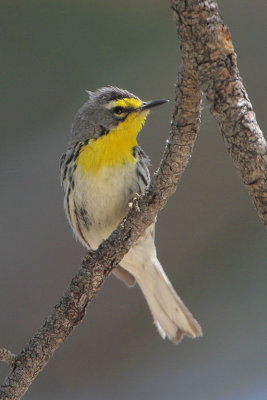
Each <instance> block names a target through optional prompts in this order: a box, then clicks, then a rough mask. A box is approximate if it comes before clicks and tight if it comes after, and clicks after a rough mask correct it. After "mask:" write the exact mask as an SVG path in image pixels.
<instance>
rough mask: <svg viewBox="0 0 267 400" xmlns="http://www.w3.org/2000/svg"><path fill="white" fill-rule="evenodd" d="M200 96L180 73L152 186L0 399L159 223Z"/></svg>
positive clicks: (83, 271)
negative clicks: (167, 131)
mask: <svg viewBox="0 0 267 400" xmlns="http://www.w3.org/2000/svg"><path fill="white" fill-rule="evenodd" d="M200 104H201V93H200V90H199V85H198V82H197V81H196V80H195V79H194V78H193V77H191V76H189V75H188V74H187V73H186V71H183V72H181V73H180V74H179V77H178V81H177V97H176V101H175V108H174V113H173V119H172V128H171V134H170V138H169V140H168V141H167V145H166V149H165V153H164V156H163V159H162V162H161V164H160V167H159V169H158V171H157V173H156V174H155V176H154V179H153V182H152V184H151V186H150V188H149V190H148V191H147V193H146V194H145V196H142V197H141V198H140V199H137V200H135V201H134V202H133V207H132V209H131V210H130V212H129V214H128V216H127V218H126V219H125V220H124V221H123V222H122V223H121V224H120V225H119V227H118V229H117V230H116V231H115V232H113V234H112V235H111V236H110V237H109V238H108V239H107V240H106V241H105V242H103V243H102V244H101V246H100V247H99V249H98V250H97V251H95V252H89V253H88V254H87V256H86V257H85V259H84V260H83V262H82V266H81V267H80V269H79V271H78V273H77V274H76V275H75V277H74V278H73V279H72V281H71V284H70V287H69V288H68V290H67V292H66V293H65V295H64V296H63V297H62V298H61V299H60V301H59V303H58V304H57V305H56V306H55V308H54V310H53V311H52V313H51V315H50V316H49V317H48V318H47V320H46V321H45V323H44V325H43V326H42V327H41V328H40V330H39V331H38V332H37V333H36V334H35V335H34V337H33V338H32V339H31V340H30V341H29V343H28V344H27V345H26V347H25V348H24V349H23V350H22V352H21V353H20V354H19V355H18V356H17V357H16V358H15V362H14V367H13V370H12V371H11V373H10V374H9V376H8V377H7V378H6V380H5V382H4V384H3V385H2V387H1V392H0V399H1V400H3V399H12V400H15V399H19V398H21V397H22V396H23V395H24V394H25V392H26V391H27V390H28V388H29V386H30V384H31V383H32V381H33V380H34V379H35V378H36V377H37V375H38V373H39V372H40V371H41V370H42V369H43V368H44V366H45V365H46V363H47V362H48V361H49V359H50V358H51V357H52V355H53V353H54V351H55V350H56V349H57V347H58V346H59V345H60V344H61V343H62V342H63V341H64V340H65V339H66V337H67V336H68V335H69V334H70V332H71V331H72V329H73V328H74V327H75V326H76V325H77V324H78V323H79V322H80V321H81V320H82V319H83V317H84V315H85V312H86V308H87V305H88V303H90V302H91V301H92V299H93V298H94V297H95V296H96V294H97V293H98V291H99V289H100V287H101V286H102V285H103V283H104V281H105V280H106V278H107V277H108V275H109V274H110V272H111V271H112V269H113V268H115V267H116V265H117V264H118V263H119V262H120V260H121V259H122V257H123V256H124V255H125V254H126V253H127V251H128V250H129V249H130V247H131V246H132V244H133V243H134V242H135V241H136V240H137V239H138V237H139V236H140V234H141V233H142V232H143V231H144V230H145V229H146V228H147V227H148V226H149V225H150V224H151V223H152V222H153V221H154V220H155V218H156V216H157V214H158V212H159V211H160V210H161V209H162V208H163V207H164V205H165V203H166V201H167V199H168V197H169V196H170V195H171V194H172V193H173V192H174V191H175V189H176V186H177V182H178V180H179V179H180V177H181V175H182V173H183V171H184V168H185V167H186V164H187V163H188V161H189V158H190V155H191V152H192V149H193V145H194V141H195V138H196V134H197V131H198V128H199V124H200V112H201V105H200Z"/></svg>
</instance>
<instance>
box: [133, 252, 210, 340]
mask: <svg viewBox="0 0 267 400" xmlns="http://www.w3.org/2000/svg"><path fill="white" fill-rule="evenodd" d="M136 280H137V283H138V284H139V286H140V288H141V290H142V292H143V294H144V296H145V298H146V301H147V303H148V305H149V308H150V311H151V313H152V316H153V318H154V322H155V325H156V327H157V328H158V331H159V333H160V335H161V336H162V337H163V338H165V337H166V336H168V338H169V339H170V340H172V341H173V342H174V343H178V342H179V341H180V340H181V339H182V337H183V335H187V336H189V337H192V338H195V337H197V336H201V335H202V330H201V327H200V325H199V324H198V322H197V321H196V320H195V319H194V318H193V316H192V314H191V313H190V311H189V310H188V309H187V307H186V306H185V305H184V303H183V302H182V300H181V299H180V297H179V296H178V295H177V293H176V292H175V290H174V288H173V287H172V285H171V283H170V281H169V279H168V278H167V276H166V274H165V272H164V271H163V268H162V266H161V264H160V262H159V260H158V259H157V258H156V257H155V258H152V259H150V260H147V261H146V262H145V265H143V273H142V274H141V276H138V277H137V276H136Z"/></svg>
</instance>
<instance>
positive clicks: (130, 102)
mask: <svg viewBox="0 0 267 400" xmlns="http://www.w3.org/2000/svg"><path fill="white" fill-rule="evenodd" d="M87 93H88V94H89V99H88V101H87V102H86V103H84V105H83V106H82V107H81V108H80V109H79V110H78V112H77V114H76V115H75V118H74V121H73V124H72V130H71V142H74V141H82V140H86V139H92V138H95V139H96V138H98V137H99V136H102V135H104V134H107V133H108V131H110V130H111V129H112V128H114V127H116V126H117V125H118V124H119V123H120V122H122V121H125V119H126V118H127V116H128V115H129V114H130V113H132V112H137V111H145V110H147V111H148V110H149V109H150V108H152V107H154V106H157V105H160V104H163V103H166V101H168V100H155V101H150V102H142V101H141V100H140V99H139V98H138V97H137V96H135V95H134V94H132V93H130V92H128V91H127V90H123V89H119V88H117V87H113V86H109V87H103V88H100V89H97V90H96V91H95V92H89V91H87Z"/></svg>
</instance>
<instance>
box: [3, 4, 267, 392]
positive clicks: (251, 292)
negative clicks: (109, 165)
mask: <svg viewBox="0 0 267 400" xmlns="http://www.w3.org/2000/svg"><path fill="white" fill-rule="evenodd" d="M219 5H220V10H221V12H222V14H223V15H224V18H225V22H226V23H227V24H228V25H229V27H230V29H231V33H232V38H233V42H234V45H235V49H236V51H237V53H238V63H239V68H240V72H241V75H242V77H243V79H244V83H245V85H246V88H247V90H248V93H249V96H250V99H251V100H252V102H253V104H254V107H255V110H256V113H257V118H258V121H259V123H260V125H261V126H264V122H265V123H266V91H265V89H264V85H263V82H265V81H266V70H267V69H266V53H267V52H266V47H265V46H266V34H267V32H266V16H265V15H264V14H266V8H267V6H266V0H261V1H260V0H258V1H249V0H235V1H227V0H225V1H222V0H221V1H219ZM0 18H1V21H0V25H1V32H0V43H1V63H0V68H1V100H2V104H1V108H0V112H1V148H0V163H1V171H0V185H1V196H0V202H1V205H0V235H1V240H0V246H1V249H0V254H1V256H0V257H1V258H0V260H1V261H0V262H1V279H0V324H1V329H0V346H5V347H7V348H10V349H11V350H12V351H14V352H18V351H19V350H20V349H21V348H22V347H23V346H24V344H25V343H26V341H27V340H28V339H29V338H30V337H31V336H32V334H33V333H34V332H35V330H36V329H37V328H38V327H39V326H40V325H41V323H42V322H43V320H44V318H45V317H46V316H47V314H48V313H49V312H50V310H51V308H52V307H53V305H54V304H55V303H56V301H57V300H58V298H59V297H60V295H61V294H62V293H63V291H64V289H65V288H66V285H67V284H68V282H69V281H70V279H71V277H72V275H73V274H74V273H75V271H76V270H77V267H78V265H79V263H80V259H81V257H82V256H83V255H84V254H85V250H84V249H83V248H82V247H81V246H80V245H79V244H78V243H77V242H75V240H74V239H73V235H72V232H71V230H70V228H69V226H68V223H67V221H66V218H65V215H64V211H63V207H62V199H63V194H62V191H61V188H60V184H59V177H58V163H59V158H60V155H61V153H62V152H63V151H64V149H65V147H66V143H67V140H68V135H69V127H70V125H71V122H72V119H73V115H74V113H75V112H76V110H77V109H78V107H79V106H80V105H81V104H82V103H83V102H84V101H85V100H86V94H85V92H84V89H89V90H94V89H96V88H97V87H100V86H104V85H107V84H112V85H118V86H120V87H122V88H125V89H128V90H130V91H133V92H134V93H136V94H137V95H138V96H139V97H141V98H142V99H144V100H150V99H155V98H169V99H171V100H172V99H173V97H174V82H175V77H176V71H177V69H178V67H179V65H180V63H181V56H180V53H179V51H178V44H177V39H176V33H175V26H174V23H173V21H172V16H171V12H170V10H169V3H168V2H167V1H163V0H157V1H156V0H153V1H152V0H150V1H148V0H147V1H141V0H135V1H134V2H133V1H118V0H112V1H111V0H105V1H85V0H84V1H82V0H79V1H78V0H76V1H74V0H69V1H66V0H61V1H50V0H46V1H44V0H39V1H36V0H12V1H7V0H5V1H3V0H1V1H0ZM264 47H265V48H264ZM171 111H172V103H170V104H169V105H166V106H164V107H161V108H159V109H157V110H154V111H153V112H152V113H151V115H150V117H149V120H148V121H147V124H146V126H145V128H144V130H143V132H142V133H141V134H140V137H139V140H140V143H141V144H142V146H143V147H144V149H145V150H146V151H147V152H148V153H149V155H150V157H151V159H152V163H153V166H152V170H153V169H156V167H157V165H158V162H159V160H160V157H161V153H162V150H163V147H164V143H165V140H166V139H167V136H168V130H169V120H170V115H171ZM156 239H157V247H158V254H159V258H160V260H161V262H162V264H163V265H164V267H165V269H166V271H167V273H168V275H169V277H170V278H171V280H172V282H173V284H174V286H175V287H176V288H177V290H178V292H179V294H180V295H181V297H182V298H183V299H184V301H185V302H186V304H187V305H188V307H189V308H190V309H191V310H192V311H193V313H194V315H195V316H196V317H197V318H198V320H199V321H200V323H201V325H202V327H203V331H204V337H203V338H201V339H198V340H194V341H193V340H190V339H184V340H183V342H182V343H181V344H180V345H179V346H174V345H172V344H171V343H170V342H168V341H165V342H164V341H162V340H161V338H160V337H159V335H158V334H157V332H156V330H155V328H154V326H153V324H152V321H151V317H150V314H149V311H148V308H147V306H146V304H145V302H144V299H143V297H142V295H141V293H140V291H139V289H138V288H135V289H132V290H128V289H127V288H126V287H124V286H123V284H121V283H120V282H119V281H117V280H116V279H115V278H114V277H111V278H110V279H109V280H108V281H107V282H106V284H105V285H104V287H103V288H102V290H101V292H100V294H99V296H98V297H97V299H96V300H95V301H94V303H93V304H92V305H91V306H90V307H89V309H88V313H87V316H86V318H85V320H84V321H83V323H82V324H81V325H80V326H79V327H78V328H77V329H76V330H75V332H73V334H72V335H71V336H70V337H69V338H68V340H67V341H66V343H64V344H63V345H62V346H61V347H60V349H59V350H58V351H57V352H56V354H55V356H54V358H53V359H52V360H51V361H50V363H49V365H48V366H47V367H46V369H45V370H44V372H43V373H42V374H41V375H40V376H39V377H38V379H37V380H36V381H35V382H34V384H33V385H32V387H31V388H30V390H29V392H28V393H27V395H26V396H25V399H28V400H31V399H40V400H43V399H48V398H49V399H66V400H69V399H78V400H80V399H81V400H83V399H96V400H98V399H101V400H102V399H110V400H112V399H114V400H115V399H130V400H133V399H136V398H139V399H154V400H161V399H170V400H172V399H181V400H185V399H186V400H195V399H198V400H214V399H216V400H217V399H218V400H226V399H227V400H238V399H242V400H251V399H253V400H263V399H265V398H266V395H267V384H266V380H265V379H264V378H265V375H266V355H265V354H264V353H265V352H266V322H265V321H266V296H265V292H266V272H265V265H266V257H267V246H266V237H265V229H264V227H263V226H262V225H261V223H260V221H259V219H258V217H257V214H256V212H255V210H254V208H253V206H252V204H251V203H250V200H249V198H248V195H247V193H246V191H245V189H244V188H243V186H242V183H241V181H240V179H239V178H238V176H237V174H236V171H235V170H234V167H233V165H232V162H231V160H230V158H229V156H228V155H227V153H226V150H225V147H224V144H223V142H222V139H221V137H220V133H219V131H218V128H217V126H216V124H215V123H214V122H213V120H212V117H211V116H210V114H209V112H208V109H207V107H205V110H204V113H203V118H202V127H201V132H200V134H199V137H198V140H197V143H196V146H195V150H194V153H193V156H192V158H191V162H190V165H189V166H188V168H187V170H186V172H185V174H184V176H183V179H182V182H181V184H180V185H179V189H178V191H177V193H176V194H175V195H174V196H173V197H172V198H171V199H170V201H169V203H168V205H167V207H166V208H165V209H164V210H163V212H161V214H160V215H159V217H158V223H157V236H156ZM7 372H8V367H7V366H6V365H4V364H1V365H0V377H1V379H2V378H3V377H4V376H5V375H6V374H7Z"/></svg>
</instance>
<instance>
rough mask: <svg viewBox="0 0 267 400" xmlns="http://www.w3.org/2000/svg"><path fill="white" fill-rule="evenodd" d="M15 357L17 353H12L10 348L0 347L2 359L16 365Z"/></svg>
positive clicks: (0, 359)
mask: <svg viewBox="0 0 267 400" xmlns="http://www.w3.org/2000/svg"><path fill="white" fill-rule="evenodd" d="M15 357H16V356H15V354H13V353H11V351H10V350H7V349H4V348H2V349H0V361H3V362H6V363H7V364H9V365H10V366H11V367H13V366H14V363H15Z"/></svg>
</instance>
